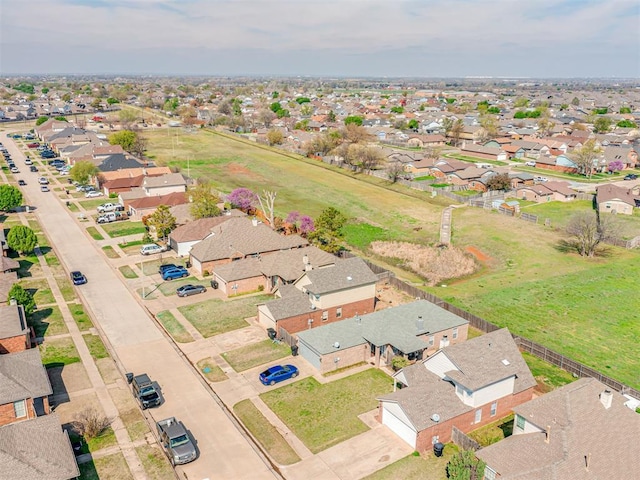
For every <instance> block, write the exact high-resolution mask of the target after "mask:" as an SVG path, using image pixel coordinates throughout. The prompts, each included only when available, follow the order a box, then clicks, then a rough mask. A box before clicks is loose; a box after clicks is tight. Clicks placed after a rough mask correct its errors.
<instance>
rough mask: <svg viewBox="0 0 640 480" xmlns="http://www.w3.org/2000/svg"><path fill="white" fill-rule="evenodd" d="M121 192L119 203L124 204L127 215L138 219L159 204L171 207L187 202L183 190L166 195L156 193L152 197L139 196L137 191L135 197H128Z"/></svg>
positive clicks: (150, 212)
mask: <svg viewBox="0 0 640 480" xmlns="http://www.w3.org/2000/svg"><path fill="white" fill-rule="evenodd" d="M126 193H129V192H124V193H121V194H120V196H119V199H120V203H122V204H123V205H124V208H125V210H126V211H127V212H128V213H129V217H131V218H133V219H137V220H140V219H142V217H144V216H146V215H151V214H152V213H153V212H155V211H156V209H157V208H158V207H159V206H160V205H166V206H168V207H173V206H175V205H183V204H185V203H188V202H189V199H188V198H187V194H186V193H184V192H177V193H169V194H167V195H156V196H153V197H146V196H140V195H139V194H138V192H133V193H134V194H136V197H135V198H130V197H128V196H126V195H125V194H126Z"/></svg>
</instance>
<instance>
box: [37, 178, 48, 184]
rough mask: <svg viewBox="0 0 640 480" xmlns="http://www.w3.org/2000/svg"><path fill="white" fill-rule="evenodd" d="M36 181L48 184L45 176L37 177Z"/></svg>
mask: <svg viewBox="0 0 640 480" xmlns="http://www.w3.org/2000/svg"><path fill="white" fill-rule="evenodd" d="M38 183H39V184H40V185H48V184H49V180H48V179H47V178H46V177H40V178H39V179H38Z"/></svg>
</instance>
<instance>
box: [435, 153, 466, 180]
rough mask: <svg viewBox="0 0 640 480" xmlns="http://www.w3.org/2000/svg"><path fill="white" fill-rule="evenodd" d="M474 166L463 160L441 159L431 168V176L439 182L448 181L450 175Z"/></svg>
mask: <svg viewBox="0 0 640 480" xmlns="http://www.w3.org/2000/svg"><path fill="white" fill-rule="evenodd" d="M471 165H472V164H470V163H469V162H463V161H462V160H456V159H455V158H439V159H438V160H437V161H436V162H434V164H433V168H431V175H433V176H434V177H436V178H437V179H438V180H446V179H447V176H448V175H449V174H450V173H453V172H458V171H461V170H464V169H465V168H469V167H470V166H471Z"/></svg>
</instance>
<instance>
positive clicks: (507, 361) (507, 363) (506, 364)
mask: <svg viewBox="0 0 640 480" xmlns="http://www.w3.org/2000/svg"><path fill="white" fill-rule="evenodd" d="M502 364H503V365H504V366H509V365H511V363H510V362H509V360H507V359H506V358H504V359H502Z"/></svg>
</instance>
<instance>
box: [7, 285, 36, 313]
mask: <svg viewBox="0 0 640 480" xmlns="http://www.w3.org/2000/svg"><path fill="white" fill-rule="evenodd" d="M12 298H13V299H14V300H15V301H16V302H17V303H18V305H22V307H23V308H24V313H26V314H27V315H31V314H32V313H33V310H34V309H35V308H36V301H35V300H34V299H33V295H32V294H31V292H29V291H27V290H25V289H24V288H22V285H20V284H19V283H14V284H13V286H12V287H11V289H10V290H9V295H7V301H8V302H10V301H11V299H12Z"/></svg>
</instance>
